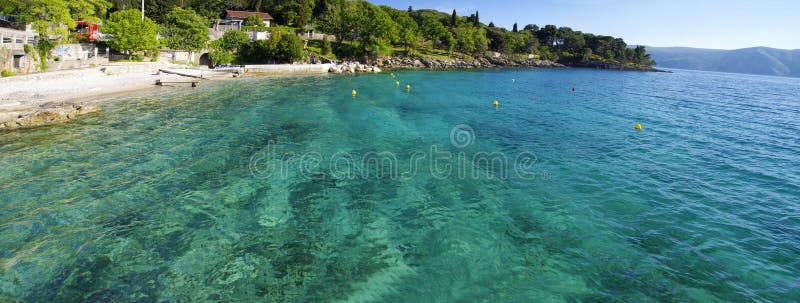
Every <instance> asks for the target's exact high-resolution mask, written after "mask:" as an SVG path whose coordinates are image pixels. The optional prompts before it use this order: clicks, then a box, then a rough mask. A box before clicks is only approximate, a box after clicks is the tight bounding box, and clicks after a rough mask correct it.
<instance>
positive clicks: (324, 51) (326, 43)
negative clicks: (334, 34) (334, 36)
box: [322, 36, 333, 55]
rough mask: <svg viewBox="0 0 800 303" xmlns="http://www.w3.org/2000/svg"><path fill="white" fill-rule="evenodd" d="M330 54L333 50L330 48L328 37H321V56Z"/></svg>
mask: <svg viewBox="0 0 800 303" xmlns="http://www.w3.org/2000/svg"><path fill="white" fill-rule="evenodd" d="M332 52H333V48H332V47H331V41H330V40H328V36H325V37H322V54H323V55H330V54H331V53H332Z"/></svg>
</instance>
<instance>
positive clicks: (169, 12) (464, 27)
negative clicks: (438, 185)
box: [0, 0, 654, 65]
mask: <svg viewBox="0 0 800 303" xmlns="http://www.w3.org/2000/svg"><path fill="white" fill-rule="evenodd" d="M0 1H2V2H0V3H3V5H2V6H0V13H5V14H14V15H20V16H23V17H24V18H26V19H28V20H32V21H33V23H34V26H35V28H36V29H37V30H39V31H40V32H42V33H43V35H44V36H46V37H66V30H65V28H64V27H63V26H61V25H67V26H73V25H74V22H73V21H74V20H75V19H85V20H99V19H102V18H103V17H105V16H106V14H107V12H113V14H116V13H117V12H120V11H124V10H130V9H136V10H138V9H140V6H141V2H140V0H0ZM225 9H235V10H250V11H261V12H268V13H270V14H271V15H272V16H273V17H274V18H275V22H274V23H275V24H279V25H282V26H289V27H292V28H293V30H294V31H297V32H299V31H306V30H315V31H318V32H319V31H321V32H323V33H327V34H330V35H333V36H335V37H336V45H335V47H333V51H334V52H337V51H339V50H344V49H347V50H349V51H348V52H347V56H354V57H355V56H373V57H374V56H382V55H391V54H392V53H393V52H395V51H396V50H397V49H398V48H402V49H403V50H404V52H405V54H406V55H419V54H426V53H431V52H434V53H438V54H441V53H447V54H450V55H455V54H456V53H461V54H464V55H469V56H483V55H484V54H485V52H486V51H489V50H491V51H495V52H500V53H503V54H506V55H509V56H511V55H526V56H527V55H528V54H535V55H539V56H540V57H542V58H545V59H550V60H554V61H558V62H561V63H565V64H582V63H588V62H604V63H616V64H639V65H652V64H654V62H653V61H652V60H651V59H650V57H649V55H648V54H647V51H646V50H645V49H644V47H628V45H627V44H626V43H625V41H624V40H622V39H620V38H616V37H610V36H604V35H594V34H590V33H583V32H581V31H577V30H573V29H571V28H569V27H558V26H556V25H544V26H542V27H540V26H538V25H535V24H527V25H526V26H525V27H524V28H522V29H520V28H519V27H518V26H517V23H514V25H513V26H512V27H511V29H510V30H508V29H506V28H503V27H498V26H495V24H494V23H493V22H489V24H488V25H485V24H483V23H481V22H480V17H479V12H477V11H476V12H474V13H472V14H470V15H469V16H459V15H458V14H457V12H456V11H455V10H453V11H452V12H440V11H436V10H430V9H419V10H415V9H414V8H412V7H408V9H407V10H398V9H395V8H392V7H389V6H378V5H374V4H372V3H369V2H367V1H364V0H145V14H146V15H147V16H148V17H149V19H151V20H153V21H155V22H157V23H158V24H161V25H162V26H161V33H162V34H163V36H164V37H165V38H166V39H165V44H166V45H167V46H169V47H171V48H180V49H190V50H192V49H199V48H202V47H204V46H205V45H207V41H205V40H204V39H202V38H201V36H203V33H202V32H203V30H201V27H202V26H201V23H202V24H204V25H203V26H205V28H207V27H208V25H209V24H210V22H209V21H210V20H211V19H215V18H218V17H220V14H221V13H222V12H223V11H224V10H225ZM113 14H112V15H113ZM130 15H131V16H130V17H131V18H133V16H132V15H133V13H130ZM256 19H257V17H252V20H248V21H247V24H248V25H249V24H251V23H255V21H256ZM113 22H114V21H112V23H113ZM117 22H118V21H117ZM106 27H108V26H106ZM103 31H104V32H108V30H107V29H105V28H104V29H103ZM137 31H140V30H139V29H137ZM287 32H292V31H287ZM282 36H284V33H280V34H277V35H276V37H282ZM148 43H149V42H148ZM116 44H118V45H117V47H122V45H121V44H125V45H133V44H137V43H134V41H126V42H124V43H123V42H116ZM284 44H285V46H291V47H287V49H291V51H294V50H296V48H295V47H294V45H295V44H296V43H295V42H294V40H293V39H292V40H291V41H290V40H286V41H285V42H284ZM148 46H149V45H148ZM262 46H263V47H262V49H265V50H266V49H267V47H270V49H279V48H278V47H277V44H276V45H274V46H275V47H273V45H262ZM125 48H126V49H131V50H133V49H141V47H138V46H137V47H132V46H126V47H125ZM289 57H296V56H289Z"/></svg>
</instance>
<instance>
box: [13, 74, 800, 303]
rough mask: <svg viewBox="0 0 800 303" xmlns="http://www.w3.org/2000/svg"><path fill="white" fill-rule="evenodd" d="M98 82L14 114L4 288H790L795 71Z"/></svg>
mask: <svg viewBox="0 0 800 303" xmlns="http://www.w3.org/2000/svg"><path fill="white" fill-rule="evenodd" d="M495 101H497V103H496V106H495ZM102 105H103V107H104V109H103V111H102V112H101V113H99V114H96V115H92V116H88V117H84V118H81V119H78V120H76V121H75V122H72V123H69V124H63V125H57V126H50V127H42V128H36V129H30V130H21V131H14V132H6V133H2V134H0V302H797V301H800V79H798V78H781V77H767V76H754V75H741V74H725V73H713V72H699V71H685V70H673V73H640V72H621V71H603V70H593V69H491V70H477V71H401V70H397V71H392V72H384V73H380V74H370V75H366V74H365V75H319V76H270V77H251V78H243V79H241V78H240V79H236V80H230V81H211V82H204V83H202V84H201V85H200V87H198V88H176V87H163V88H158V89H153V90H148V91H143V92H138V93H136V94H131V95H128V96H117V97H114V98H113V100H109V101H105V102H104V103H102ZM637 124H638V125H639V126H640V127H641V129H637V127H636V125H637Z"/></svg>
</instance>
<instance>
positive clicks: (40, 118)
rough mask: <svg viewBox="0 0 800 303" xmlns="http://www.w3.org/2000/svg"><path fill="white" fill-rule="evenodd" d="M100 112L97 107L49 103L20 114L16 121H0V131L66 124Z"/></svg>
mask: <svg viewBox="0 0 800 303" xmlns="http://www.w3.org/2000/svg"><path fill="white" fill-rule="evenodd" d="M99 111H100V107H99V106H97V105H88V104H76V103H49V104H45V105H42V106H41V107H40V108H39V109H36V110H34V111H31V112H27V113H21V114H19V115H17V117H16V119H11V120H6V121H0V130H14V129H21V128H31V127H38V126H46V125H54V124H61V123H66V122H69V121H71V120H74V119H76V118H77V117H80V116H83V115H88V114H92V113H96V112H99Z"/></svg>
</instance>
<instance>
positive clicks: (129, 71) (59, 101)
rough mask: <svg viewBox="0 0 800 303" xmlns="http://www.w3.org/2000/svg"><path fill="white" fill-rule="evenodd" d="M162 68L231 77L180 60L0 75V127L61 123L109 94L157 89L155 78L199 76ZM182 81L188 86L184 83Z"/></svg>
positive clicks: (10, 128)
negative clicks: (8, 75)
mask: <svg viewBox="0 0 800 303" xmlns="http://www.w3.org/2000/svg"><path fill="white" fill-rule="evenodd" d="M163 69H172V70H181V71H188V72H189V73H195V74H197V75H198V76H200V77H203V79H202V80H203V81H206V80H219V79H228V78H231V74H230V73H220V72H214V71H211V70H207V71H205V70H198V69H188V68H187V67H186V66H182V65H174V64H162V63H156V62H153V63H150V62H146V63H144V62H135V63H128V62H126V63H119V64H110V65H104V66H99V67H92V68H86V69H74V70H63V71H55V72H42V73H34V74H27V75H20V76H14V77H7V78H2V79H0V131H13V130H17V129H26V128H34V127H39V126H47V125H54V124H61V123H65V122H69V121H70V120H73V119H75V118H78V117H80V116H83V115H87V114H93V113H97V112H99V111H101V110H102V109H101V107H100V105H99V104H100V103H102V102H103V101H105V100H108V99H110V98H111V97H113V96H118V95H124V94H130V93H134V92H137V91H144V90H151V89H158V88H159V87H158V86H156V80H161V81H164V82H190V81H201V79H193V78H191V79H192V80H187V79H190V78H187V77H186V76H180V75H174V74H168V73H162V72H161V70H163ZM178 85H183V84H178ZM178 85H173V86H178ZM185 86H186V87H190V85H189V84H186V85H185Z"/></svg>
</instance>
